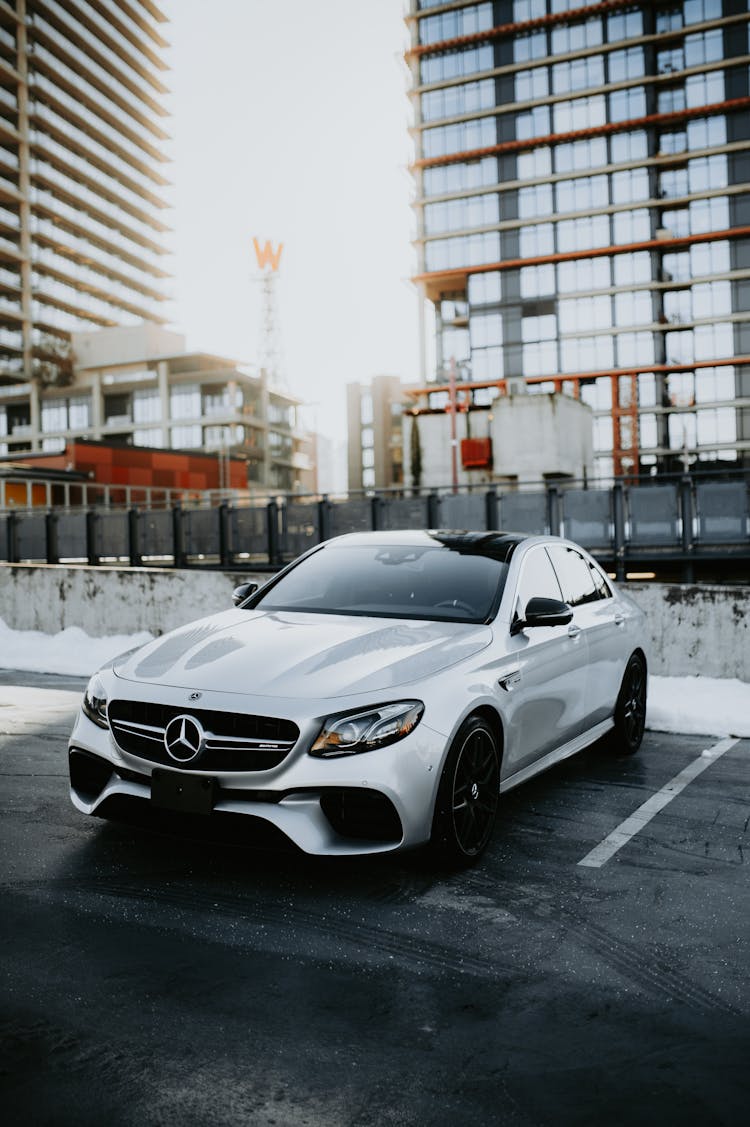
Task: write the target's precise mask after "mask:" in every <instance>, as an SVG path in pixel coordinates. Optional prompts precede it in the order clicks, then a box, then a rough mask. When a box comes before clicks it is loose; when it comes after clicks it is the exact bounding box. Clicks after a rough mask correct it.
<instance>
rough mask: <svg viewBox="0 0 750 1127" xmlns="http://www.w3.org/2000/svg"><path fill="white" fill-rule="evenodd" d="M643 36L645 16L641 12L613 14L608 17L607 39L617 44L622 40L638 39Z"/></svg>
mask: <svg viewBox="0 0 750 1127" xmlns="http://www.w3.org/2000/svg"><path fill="white" fill-rule="evenodd" d="M639 35H643V15H642V14H641V12H640V10H637V11H630V12H627V11H625V12H613V13H612V14H611V15H610V16H607V39H608V41H609V42H610V43H617V42H618V41H619V40H621V39H637V38H638V36H639Z"/></svg>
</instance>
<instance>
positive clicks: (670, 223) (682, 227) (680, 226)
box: [661, 207, 690, 239]
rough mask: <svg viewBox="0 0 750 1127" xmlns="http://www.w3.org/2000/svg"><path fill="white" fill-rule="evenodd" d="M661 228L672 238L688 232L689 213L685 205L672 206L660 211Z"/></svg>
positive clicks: (683, 236)
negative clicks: (667, 209)
mask: <svg viewBox="0 0 750 1127" xmlns="http://www.w3.org/2000/svg"><path fill="white" fill-rule="evenodd" d="M661 228H662V230H663V231H668V232H669V234H670V235H671V236H672V238H676V239H682V238H685V236H686V235H689V234H690V213H689V211H688V209H687V208H686V207H679V208H672V209H671V210H669V211H663V212H662V213H661Z"/></svg>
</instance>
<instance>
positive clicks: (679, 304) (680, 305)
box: [662, 290, 693, 325]
mask: <svg viewBox="0 0 750 1127" xmlns="http://www.w3.org/2000/svg"><path fill="white" fill-rule="evenodd" d="M662 308H663V310H664V317H665V318H666V321H667V323H668V324H670V325H680V324H682V325H684V324H687V323H688V322H689V321H692V320H693V308H692V301H691V299H690V290H665V291H664V293H663V294H662Z"/></svg>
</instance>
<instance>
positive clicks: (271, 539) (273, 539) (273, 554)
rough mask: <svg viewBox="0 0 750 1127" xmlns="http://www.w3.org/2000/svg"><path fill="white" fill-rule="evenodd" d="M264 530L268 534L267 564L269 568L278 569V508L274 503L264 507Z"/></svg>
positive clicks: (270, 502)
mask: <svg viewBox="0 0 750 1127" xmlns="http://www.w3.org/2000/svg"><path fill="white" fill-rule="evenodd" d="M266 530H267V533H268V563H269V565H270V566H271V567H278V566H279V565H280V563H281V560H280V558H279V506H278V505H277V504H276V502H275V501H269V502H268V504H267V505H266Z"/></svg>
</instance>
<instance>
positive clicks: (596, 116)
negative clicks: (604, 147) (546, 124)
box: [553, 94, 607, 133]
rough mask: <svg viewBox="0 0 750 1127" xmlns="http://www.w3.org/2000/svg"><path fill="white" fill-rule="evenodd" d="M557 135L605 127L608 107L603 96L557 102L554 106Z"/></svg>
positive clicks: (597, 95) (595, 95)
mask: <svg viewBox="0 0 750 1127" xmlns="http://www.w3.org/2000/svg"><path fill="white" fill-rule="evenodd" d="M553 116H554V123H555V132H556V133H571V132H574V131H575V130H576V129H591V128H593V127H594V126H596V125H604V124H605V122H606V120H607V106H606V102H605V99H604V95H603V94H594V95H592V96H591V97H590V98H574V99H573V100H572V101H565V102H556V103H555V105H554V106H553Z"/></svg>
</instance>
